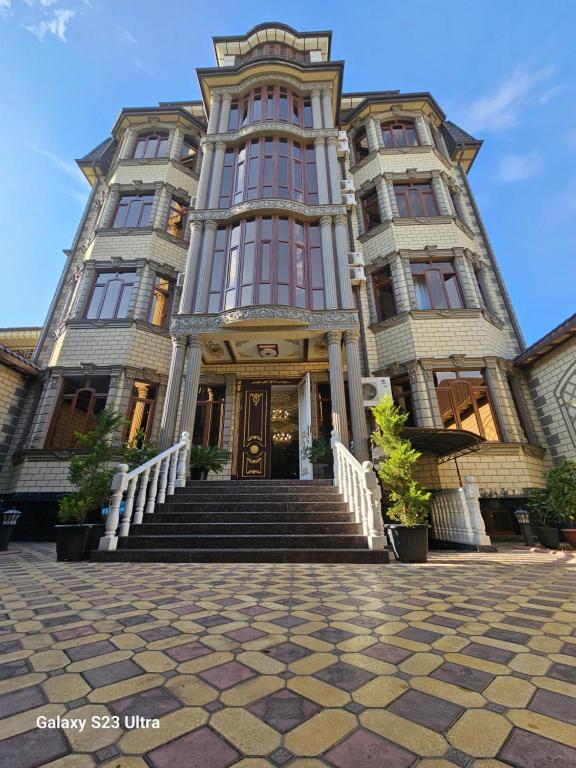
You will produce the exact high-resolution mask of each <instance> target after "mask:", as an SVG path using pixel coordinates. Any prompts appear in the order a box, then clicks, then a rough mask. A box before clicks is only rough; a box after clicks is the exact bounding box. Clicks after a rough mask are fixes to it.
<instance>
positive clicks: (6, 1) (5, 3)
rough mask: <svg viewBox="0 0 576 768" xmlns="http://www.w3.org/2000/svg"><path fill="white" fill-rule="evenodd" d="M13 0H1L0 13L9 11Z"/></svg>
mask: <svg viewBox="0 0 576 768" xmlns="http://www.w3.org/2000/svg"><path fill="white" fill-rule="evenodd" d="M11 6H12V0H0V13H9V12H10V8H11Z"/></svg>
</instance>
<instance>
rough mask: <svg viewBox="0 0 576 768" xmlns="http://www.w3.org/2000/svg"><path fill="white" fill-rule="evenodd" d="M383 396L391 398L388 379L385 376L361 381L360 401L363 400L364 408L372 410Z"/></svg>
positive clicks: (371, 377)
mask: <svg viewBox="0 0 576 768" xmlns="http://www.w3.org/2000/svg"><path fill="white" fill-rule="evenodd" d="M384 395H390V397H392V389H391V387H390V379H389V378H388V377H387V376H381V377H378V378H376V377H373V376H370V377H368V378H363V379H362V399H363V400H364V408H372V407H373V406H375V405H378V403H379V402H380V400H382V398H383V397H384Z"/></svg>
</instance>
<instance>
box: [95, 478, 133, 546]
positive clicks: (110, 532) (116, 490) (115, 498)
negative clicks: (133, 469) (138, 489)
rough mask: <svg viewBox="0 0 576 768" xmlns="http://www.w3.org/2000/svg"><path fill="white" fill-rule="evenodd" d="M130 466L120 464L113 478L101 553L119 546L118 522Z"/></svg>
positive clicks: (101, 542) (101, 541) (101, 540)
mask: <svg viewBox="0 0 576 768" xmlns="http://www.w3.org/2000/svg"><path fill="white" fill-rule="evenodd" d="M127 473H128V464H119V465H118V472H117V473H116V474H115V475H114V477H113V478H112V484H111V486H110V490H111V491H112V494H111V496H110V504H109V505H108V517H107V518H106V532H105V533H104V536H102V538H101V539H100V544H99V546H98V549H99V550H100V551H101V552H108V551H111V550H113V549H116V545H117V544H118V537H117V536H116V529H117V528H118V520H119V517H120V502H121V501H122V496H123V495H124V491H125V490H126V488H127V487H128V474H127Z"/></svg>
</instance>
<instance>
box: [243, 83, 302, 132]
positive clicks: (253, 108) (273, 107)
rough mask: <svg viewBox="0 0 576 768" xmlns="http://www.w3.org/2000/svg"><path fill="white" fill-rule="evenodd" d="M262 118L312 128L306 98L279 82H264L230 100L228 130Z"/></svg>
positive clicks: (262, 119) (251, 123) (262, 120)
mask: <svg viewBox="0 0 576 768" xmlns="http://www.w3.org/2000/svg"><path fill="white" fill-rule="evenodd" d="M264 121H268V122H283V123H291V124H292V125H298V126H300V127H301V128H312V106H311V102H310V99H309V98H304V97H302V96H300V94H298V93H295V92H294V91H292V90H291V89H290V88H286V87H284V86H282V85H265V86H262V87H261V88H255V89H254V90H252V91H250V92H249V93H246V94H245V95H244V96H243V97H242V98H240V99H234V100H233V101H232V104H231V105H230V117H229V119H228V130H229V131H236V130H238V128H243V127H244V126H246V125H253V124H254V123H259V122H264Z"/></svg>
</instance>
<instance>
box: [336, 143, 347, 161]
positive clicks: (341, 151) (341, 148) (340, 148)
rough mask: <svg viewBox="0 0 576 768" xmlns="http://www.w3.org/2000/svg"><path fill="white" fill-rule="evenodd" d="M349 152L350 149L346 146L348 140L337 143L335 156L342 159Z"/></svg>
mask: <svg viewBox="0 0 576 768" xmlns="http://www.w3.org/2000/svg"><path fill="white" fill-rule="evenodd" d="M349 152H350V147H349V146H348V140H346V141H338V143H337V144H336V154H337V155H338V157H344V155H347V154H348V153H349Z"/></svg>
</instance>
